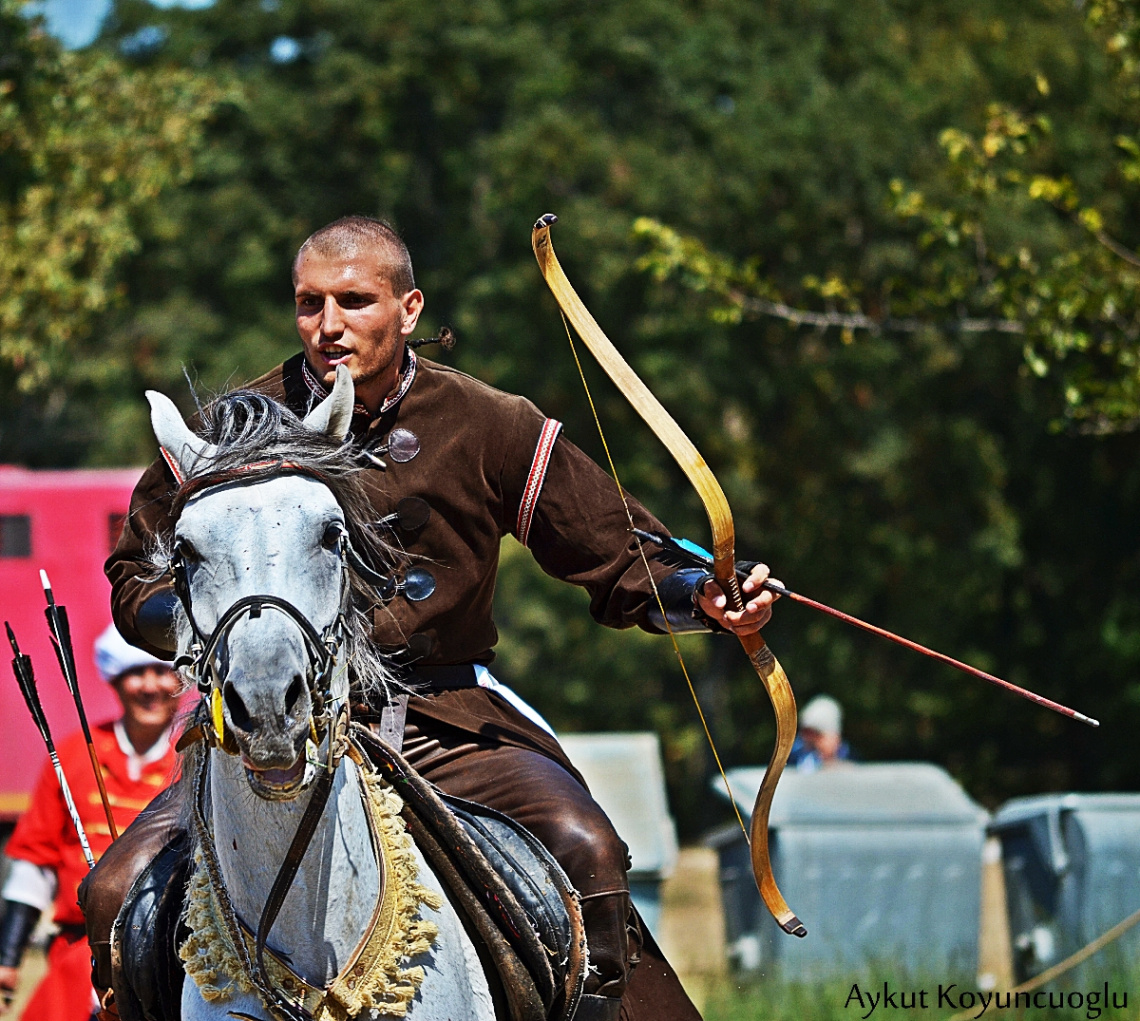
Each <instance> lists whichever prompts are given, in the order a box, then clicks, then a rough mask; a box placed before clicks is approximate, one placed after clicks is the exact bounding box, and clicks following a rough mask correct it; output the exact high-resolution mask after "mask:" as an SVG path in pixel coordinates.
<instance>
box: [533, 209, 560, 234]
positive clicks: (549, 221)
mask: <svg viewBox="0 0 1140 1021" xmlns="http://www.w3.org/2000/svg"><path fill="white" fill-rule="evenodd" d="M557 222H558V217H557V216H555V215H554V214H553V213H543V214H542V215H541V216H540V217H539V218H538V219H537V220H535V221H534V229H535V230H542V228H543V227H553V226H554V225H555V224H556V223H557Z"/></svg>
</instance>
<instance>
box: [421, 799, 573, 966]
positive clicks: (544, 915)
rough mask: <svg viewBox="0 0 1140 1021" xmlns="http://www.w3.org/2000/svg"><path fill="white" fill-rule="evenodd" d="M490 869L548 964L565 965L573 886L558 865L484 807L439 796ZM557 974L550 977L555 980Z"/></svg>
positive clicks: (531, 839)
mask: <svg viewBox="0 0 1140 1021" xmlns="http://www.w3.org/2000/svg"><path fill="white" fill-rule="evenodd" d="M443 802H444V804H445V805H447V807H448V808H450V809H451V811H452V812H453V813H454V815H455V817H456V818H457V819H458V820H459V821H460V822H461V823H462V824H463V828H464V829H465V830H467V833H468V835H469V836H470V837H471V839H472V840H473V841H474V842H475V845H476V846H477V847H478V848H479V850H480V851H482V852H483V857H485V858H486V859H487V861H488V862H489V863H490V865H491V867H492V868H493V869H494V870H495V872H497V873H498V874H499V876H500V877H501V878H502V880H503V881H504V882H505V883H506V884H507V886H509V887H510V888H511V892H512V893H513V894H514V895H515V897H516V898H517V899H518V902H519V905H520V906H521V907H522V909H523V911H525V912H526V917H527V920H528V922H529V923H530V925H531V927H532V928H533V929H534V930H535V932H537V933H538V938H539V940H540V942H541V943H542V945H543V946H544V947H545V948H546V952H547V953H548V955H549V957H550V962H551V966H552V967H553V968H554V970H555V971H556V972H557V971H558V968H557V963H556V962H560V961H569V960H570V958H571V956H572V953H571V948H572V946H573V942H574V931H573V926H572V924H571V918H570V911H569V909H568V908H567V906H566V905H567V899H568V898H567V894H568V893H569V894H571V895H572V894H573V888H572V887H571V885H570V880H569V879H568V878H567V876H566V873H565V872H563V871H562V866H560V865H559V864H558V862H557V861H556V860H555V858H554V856H553V855H552V854H551V853H550V852H549V851H548V850H547V849H546V848H545V847H544V846H543V845H542V844H541V843H539V841H538V840H537V839H536V838H535V837H534V835H533V834H532V833H531V832H530V831H529V830H528V829H526V828H525V827H523V826H521V825H519V823H517V822H515V821H514V820H513V819H511V818H510V817H509V816H506V815H503V814H502V813H501V812H496V811H495V810H494V809H493V808H488V807H487V806H486V805H479V804H476V803H475V802H471V801H465V800H463V799H462V798H455V797H451V796H450V795H446V794H445V795H443ZM559 978H560V977H559V976H558V975H557V974H556V975H555V980H556V982H558V981H559Z"/></svg>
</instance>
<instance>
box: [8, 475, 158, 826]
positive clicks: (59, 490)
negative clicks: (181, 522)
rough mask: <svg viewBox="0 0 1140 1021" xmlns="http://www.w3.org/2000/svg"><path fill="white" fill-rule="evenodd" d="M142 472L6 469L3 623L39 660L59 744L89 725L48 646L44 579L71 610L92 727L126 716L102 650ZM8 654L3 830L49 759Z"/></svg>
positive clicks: (34, 660) (81, 682) (42, 694)
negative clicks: (113, 573)
mask: <svg viewBox="0 0 1140 1021" xmlns="http://www.w3.org/2000/svg"><path fill="white" fill-rule="evenodd" d="M141 474H142V469H141V468H124V469H108V470H92V471H86V470H79V471H30V470H28V469H26V468H16V467H11V466H8V465H0V619H3V620H7V621H9V622H10V623H11V625H12V627H13V629H14V630H15V632H16V637H17V639H18V640H19V642H20V649H21V651H23V652H26V653H28V654H29V655H30V656H31V657H32V663H33V665H34V667H35V671H36V680H37V682H38V687H39V691H40V697H41V700H42V702H43V705H44V711H45V713H46V714H47V717H48V723H49V724H50V726H51V733H52V737H53V738H55V739H56V740H57V741H58V740H59V739H60V738H62V737H63V736H65V735H66V734H70V733H71V732H72V731H74V730H77V729H78V727H79V721H78V718H77V717H76V714H75V705H74V703H73V702H72V700H71V695H70V694H69V693H68V690H67V686H66V685H65V684H64V681H63V677H62V675H61V674H60V671H59V666H58V664H57V662H56V658H55V653H54V651H53V650H52V646H51V640H50V639H49V637H48V630H47V624H46V623H45V621H44V605H45V603H44V594H43V588H42V586H41V585H40V578H39V572H40V569H41V568H42V569H43V570H45V571H47V573H48V575H49V577H50V579H51V584H52V589H53V591H54V593H55V598H56V601H57V602H59V603H62V604H63V605H64V606H66V607H67V613H68V618H69V619H70V622H71V635H72V640H73V643H74V646H75V666H76V670H77V671H78V673H79V686H80V690H81V692H82V694H83V702H84V705H85V707H86V709H87V717H88V719H89V720H90V721H91V723H92V725H94V724H95V723H97V722H102V721H103V720H108V719H112V718H114V717H115V716H117V715H118V713H119V711H120V709H119V704H118V701H117V700H116V698H115V695H114V692H112V691H111V690H110V689H109V688H108V687H107V686H106V685H105V684H104V683H103V682H102V681H101V680H100V679H99V674H98V673H97V672H96V670H95V664H94V662H93V660H92V646H93V644H94V642H95V639H96V637H97V636H98V635H99V633H100V632H101V631H102V630H103V629H104V628H105V627H106V626H107V625H108V624H109V623H110V621H111V611H110V605H109V604H110V595H111V586H110V584H109V583H108V581H107V579H106V578H105V577H104V575H103V561H104V560H105V559H106V558H107V555H108V554H109V553H110V551H111V549H112V548H113V547H114V545H115V543H116V541H117V540H118V538H119V532H120V530H121V529H122V526H123V519H124V517H125V516H126V513H127V509H128V507H129V505H130V498H131V490H132V489H134V486H135V483H136V482H137V481H138V479H139V476H140V475H141ZM10 659H11V650H10V649H9V648H8V645H7V639H5V640H4V643H3V649H2V650H0V660H3V663H0V719H2V720H3V721H4V742H3V743H4V749H5V751H4V756H3V765H2V766H0V822H10V821H12V820H14V819H15V818H16V817H17V816H18V815H19V814H20V813H21V812H22V811H23V810H24V809H25V808H26V807H27V804H28V797H29V795H30V793H31V789H32V785H33V784H34V783H35V780H36V776H37V774H38V773H39V770H40V767H41V764H42V763H43V762H44V761H45V760H46V759H47V752H46V750H45V749H44V744H43V741H42V740H41V739H40V736H39V733H38V732H37V731H36V728H35V726H34V725H33V723H32V720H31V717H30V716H29V715H28V710H27V708H26V707H25V705H24V701H23V698H22V697H21V696H20V691H19V689H18V688H17V687H16V681H15V678H14V677H13V676H12V672H11V669H10V668H9V666H8V661H9V660H10Z"/></svg>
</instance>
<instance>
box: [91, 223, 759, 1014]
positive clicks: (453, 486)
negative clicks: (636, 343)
mask: <svg viewBox="0 0 1140 1021" xmlns="http://www.w3.org/2000/svg"><path fill="white" fill-rule="evenodd" d="M293 283H294V289H295V296H296V321H297V328H298V332H299V333H300V336H301V342H302V347H303V351H302V352H301V353H299V354H297V355H295V356H294V357H292V358H290V359H289V360H288V361H286V362H285V363H284V364H283V365H279V366H278V367H277V368H275V369H273V370H272V371H271V372H269V373H267V374H266V375H265V376H263V377H261V378H260V379H258V380H256V381H255V382H254V383H252V384H251V388H252V389H255V390H258V391H261V392H262V393H265V394H266V395H268V396H271V397H273V398H274V399H276V400H278V401H280V402H282V403H283V404H285V405H287V406H288V407H289V408H291V409H292V410H294V411H295V412H297V413H299V414H301V415H304V414H305V413H306V411H307V410H308V409H309V408H310V407H311V406H312V405H313V404H315V403H316V402H317V401H318V400H320V399H322V398H324V397H325V396H326V394H327V392H328V390H329V388H330V387H331V386H332V384H333V381H334V379H335V376H336V370H337V367H338V366H340V365H345V366H346V367H347V368H348V369H349V370H350V372H351V375H352V379H353V382H354V384H355V393H356V406H355V410H354V414H353V419H352V430H351V436H352V441H353V442H354V444H355V445H356V446H357V448H358V449H359V452H360V454H359V456H360V463H361V465H362V467H363V469H364V470H365V474H366V476H367V479H366V485H367V490H368V493H369V496H370V498H371V500H372V503H373V506H374V508H375V510H376V513H377V516H378V518H379V519H381V520H384V521H386V522H387V525H388V527H389V529H390V532H391V538H392V540H393V541H394V543H395V544H396V545H398V546H401V547H402V548H403V549H404V550H405V551H406V552H407V553H408V554H409V556H410V558H411V562H412V564H413V565H414V566H413V569H412V570H411V571H409V572H408V574H407V579H406V582H405V584H404V585H403V587H402V588H401V590H400V591H399V592H398V593H397V594H396V596H395V598H394V599H392V600H390V601H389V602H387V603H385V604H384V605H377V606H376V608H375V610H374V614H373V624H374V628H373V636H372V637H373V641H374V642H375V643H376V644H377V645H378V646H380V647H381V648H383V649H385V650H387V651H389V652H390V653H391V655H392V656H393V657H395V659H396V661H397V662H402V663H403V665H404V666H405V668H406V680H407V684H408V686H409V687H410V688H411V689H412V691H413V692H414V694H412V695H411V697H408V698H406V704H405V700H401V701H400V702H398V703H396V704H395V705H391V706H388V707H384V706H379V705H375V706H368V707H357V708H356V709H354V718H356V719H361V718H362V714H365V713H371V714H372V717H373V718H374V719H375V721H376V722H377V723H378V724H379V725H380V727H381V728H382V731H383V733H384V735H385V737H386V739H388V740H389V742H390V743H393V744H395V745H396V747H397V748H400V747H402V753H403V755H404V757H405V758H406V759H407V760H408V761H409V762H410V763H411V764H412V765H413V766H414V767H415V768H416V769H417V770H418V771H419V772H420V773H421V774H422V775H423V776H424V777H425V778H427V779H428V780H429V781H431V782H432V783H433V784H435V785H436V786H437V787H438V788H440V789H441V790H442V791H444V792H445V793H447V794H453V795H456V796H459V797H462V798H465V799H467V800H469V801H476V802H481V803H484V804H487V805H490V806H492V807H493V808H496V809H498V810H499V811H501V812H504V813H505V814H507V815H509V816H511V817H512V818H514V819H516V820H517V821H518V822H520V823H522V824H523V825H524V826H526V827H527V828H528V829H529V830H530V831H531V832H533V833H534V834H535V835H536V836H537V837H538V839H539V840H541V841H542V842H543V843H544V844H545V845H546V847H547V848H548V849H549V850H550V851H551V853H552V854H553V855H554V856H555V858H557V859H558V861H559V862H560V864H561V865H562V867H563V868H564V869H565V871H566V873H567V874H568V876H569V877H570V880H571V881H572V882H573V884H574V886H575V887H576V889H577V890H578V892H579V893H580V895H581V898H582V912H583V919H584V923H585V928H586V935H587V941H588V946H589V955H590V963H591V971H590V975H589V977H588V979H587V984H586V990H585V991H586V995H585V996H584V997H583V999H582V1004H581V1006H580V1007H579V1012H578V1015H577V1016H578V1017H579V1018H581V1019H582V1021H593V1019H601V1021H611V1019H612V1021H616V1019H617V1018H618V1015H619V1010H620V1008H621V1006H622V1004H623V997H624V1005H625V1008H626V1009H625V1016H627V1017H629V1018H643V1017H644V1018H650V1017H652V1018H653V1019H655V1021H657V1019H660V1021H684V1019H692V1018H699V1014H698V1013H697V1011H696V1009H695V1008H694V1007H693V1005H692V1004H691V1002H690V1001H689V1000H688V998H687V997H686V996H685V993H684V991H683V990H682V989H681V987H680V984H679V983H678V982H677V980H676V977H675V975H674V974H673V972H672V971H671V969H669V968H668V966H667V965H666V964H665V962H664V960H663V958H662V957H661V956H660V951H659V950H658V949H657V948H656V946H655V944H653V942H652V940H651V939H650V940H648V941H647V942H646V945H645V946H644V947H643V946H642V943H643V937H642V933H641V930H640V926H639V923H638V919H637V917H636V914H635V913H634V912H633V910H632V908H631V904H630V899H629V886H628V882H627V878H626V871H627V868H628V865H629V862H628V853H627V848H626V847H625V845H624V843H623V842H622V841H621V839H620V838H619V837H618V835H617V833H616V832H615V831H614V829H613V827H612V825H611V824H610V822H609V820H608V819H607V818H606V816H605V814H604V813H603V812H602V810H601V809H600V808H599V807H598V805H597V804H596V803H595V802H594V801H593V799H592V798H591V797H590V795H589V793H588V791H587V790H586V788H585V785H584V783H583V782H582V780H581V777H580V776H579V775H578V773H577V772H576V771H575V770H574V768H573V766H572V765H571V764H570V762H569V761H568V759H567V758H566V756H565V753H564V752H563V751H562V749H561V747H560V746H559V745H558V743H557V741H556V740H555V739H554V738H553V737H552V736H551V734H549V733H548V732H547V731H546V730H544V729H542V728H541V727H539V726H538V725H537V724H535V723H534V722H532V720H531V719H529V718H527V717H526V716H524V715H523V714H522V713H520V712H519V711H517V710H516V708H515V707H514V706H513V705H512V704H511V703H510V702H508V701H507V700H505V699H504V698H503V697H501V696H500V694H499V693H498V692H496V690H495V687H496V682H494V680H493V678H491V677H490V675H489V674H488V673H487V670H486V666H487V664H489V663H490V662H491V660H492V658H493V656H494V653H493V651H492V647H493V646H494V644H495V642H496V640H497V633H496V630H495V626H494V623H493V620H492V615H491V611H492V596H493V593H494V587H495V576H496V572H497V568H498V555H499V543H500V540H501V539H502V537H503V536H504V535H506V534H507V533H511V534H512V535H514V536H515V538H517V539H518V540H519V541H520V542H521V543H522V544H523V545H525V546H527V547H528V548H529V549H530V550H531V553H532V554H533V556H534V557H535V559H536V560H537V561H538V563H539V564H540V565H541V566H542V568H543V569H544V570H545V571H546V572H547V573H549V574H552V575H554V576H555V577H558V578H562V579H564V580H566V581H569V582H571V583H573V584H576V585H580V586H582V587H583V588H585V589H586V590H587V591H588V592H589V593H590V597H591V598H590V612H591V614H592V615H593V617H594V618H595V619H596V620H597V621H598V622H599V623H601V624H605V625H607V626H609V627H617V628H623V627H629V626H632V625H637V626H640V627H642V628H643V629H645V630H647V631H652V632H661V633H664V632H666V631H667V630H669V629H671V630H672V631H674V632H677V631H684V630H690V631H691V630H708V629H712V630H726V631H732V632H735V633H737V634H748V633H752V632H755V631H757V630H759V628H760V627H761V626H763V625H764V624H765V623H767V621H768V619H769V617H770V616H771V604H772V601H773V598H774V597H773V595H772V594H771V593H770V592H768V591H767V590H763V589H761V585H762V583H763V582H764V581H765V580H766V579H767V577H768V569H767V567H765V566H763V565H760V566H758V567H756V568H754V569H753V571H752V573H751V575H750V577H749V578H748V579H747V580H746V581H745V583H744V585H743V589H744V592H745V593H746V597H748V598H749V602H748V603H747V605H746V606H745V608H744V610H743V611H741V612H739V613H735V612H732V611H726V609H725V598H724V596H723V594H722V593H721V592H720V590H719V588H718V587H717V586H716V583H715V581H713V580H711V576H710V575H706V574H703V573H702V572H700V571H699V570H691V569H689V570H680V571H675V570H671V569H669V568H666V567H663V566H661V565H656V564H655V565H654V566H653V567H652V568H651V569H652V570H653V571H654V575H655V580H656V584H657V588H658V590H659V592H660V593H661V596H662V598H663V601H664V608H665V617H664V618H663V617H662V613H661V610H660V608H659V607H658V604H657V602H656V600H655V598H654V596H653V591H652V586H651V584H650V580H649V578H648V577H647V575H646V572H645V567H644V564H643V562H642V560H641V558H640V556H639V554H638V549H637V545H636V543H635V541H634V540H633V538H632V536H631V534H630V530H629V519H628V518H627V514H626V508H625V506H624V504H623V503H622V500H621V497H620V495H619V493H618V490H617V488H616V486H615V485H614V482H613V480H612V479H611V478H610V477H609V476H608V475H606V474H605V473H604V472H603V471H602V470H601V469H600V468H599V467H598V466H597V465H595V464H594V462H593V461H591V460H590V459H589V458H588V457H587V456H586V455H585V454H583V453H582V452H581V451H580V450H579V449H578V448H577V447H575V446H574V445H573V444H572V443H570V442H569V441H568V440H566V439H565V438H564V437H562V436H561V435H560V428H561V427H560V424H559V423H557V422H555V421H553V420H551V419H548V418H546V417H545V416H544V415H543V414H542V413H541V412H540V411H539V410H538V409H537V408H536V407H535V406H534V405H533V404H531V403H530V402H529V401H527V400H525V399H524V398H522V397H517V396H514V395H511V394H507V393H503V392H501V391H498V390H495V389H493V388H492V387H489V386H487V385H486V384H484V383H481V382H479V381H478V380H476V379H473V378H472V377H470V376H467V375H464V374H463V373H461V372H457V371H456V370H454V369H451V368H448V367H446V366H443V365H439V364H436V363H434V362H431V361H428V360H427V359H425V358H423V357H421V356H418V355H417V354H416V352H415V351H414V350H412V346H411V345H410V344H409V342H408V341H409V338H410V337H411V334H412V333H413V331H414V330H415V327H416V323H417V321H418V319H419V316H420V313H421V311H422V310H423V307H424V297H423V294H422V293H421V292H420V291H419V290H418V289H417V288H416V287H415V283H414V279H413V276H412V266H411V259H410V257H409V255H408V251H407V248H406V247H405V246H404V244H403V242H402V241H401V239H400V238H399V236H398V235H397V234H396V233H395V232H394V231H393V230H392V229H391V228H390V227H389V226H388V225H387V224H385V223H383V222H382V221H379V220H374V219H371V218H368V217H362V216H350V217H346V218H344V219H341V220H338V221H336V222H334V223H332V224H330V225H328V226H327V227H324V228H322V229H321V230H319V231H317V232H316V233H315V234H313V235H312V236H311V237H310V238H309V239H308V240H307V241H306V242H305V243H304V245H302V247H301V249H300V251H299V252H298V254H297V257H296V259H295V261H294V263H293ZM176 488H177V485H176V482H175V479H174V476H173V475H172V473H171V469H170V467H169V466H168V465H167V464H166V463H165V462H163V461H162V460H161V459H159V460H156V461H155V463H154V464H152V465H151V467H150V468H149V469H148V470H147V471H146V473H145V474H144V475H143V477H142V479H141V480H140V482H139V484H138V486H137V487H136V489H135V492H134V496H133V498H132V501H131V511H130V515H129V517H128V519H127V522H126V524H125V526H124V529H123V533H122V537H121V538H120V540H119V544H118V546H117V548H116V549H115V552H114V553H113V554H112V555H111V557H110V559H109V560H108V561H107V565H106V569H107V575H108V577H109V578H110V580H111V584H112V611H113V615H114V618H115V621H116V623H117V624H118V626H119V628H120V630H121V631H122V632H123V634H124V635H125V636H126V637H127V638H128V639H129V640H131V641H132V642H134V643H135V644H137V645H139V646H140V647H142V648H145V649H147V650H148V651H151V652H154V653H158V654H166V655H170V654H171V651H172V650H173V648H174V639H173V630H172V612H173V608H174V606H175V604H176V599H175V597H174V595H173V593H172V591H171V589H170V585H169V581H168V580H167V579H163V580H159V581H155V580H154V579H153V573H152V571H151V568H150V564H149V562H148V560H147V553H148V551H149V549H150V548H151V547H153V545H154V541H155V538H156V537H159V536H163V535H166V534H168V533H169V530H170V523H171V518H170V507H171V500H172V494H173V492H174V490H175V489H176ZM630 509H631V511H632V514H633V518H634V522H635V524H636V525H637V526H638V527H639V528H642V529H645V530H648V531H652V532H660V533H663V532H665V529H664V527H663V526H662V525H661V523H660V522H658V521H657V520H656V519H655V518H654V517H653V516H652V515H651V514H650V513H649V512H648V511H647V510H646V509H645V508H644V507H642V506H641V505H640V504H638V503H636V502H631V505H630ZM171 800H172V799H167V800H166V801H162V800H160V801H157V802H156V803H155V805H154V806H152V808H151V809H150V810H148V811H147V812H146V813H144V815H143V816H142V817H140V819H139V820H138V822H136V824H135V825H134V826H132V827H131V829H129V830H128V831H127V832H126V833H125V834H124V835H123V837H122V838H121V839H120V840H119V841H118V842H117V843H116V844H115V846H114V847H113V848H112V849H111V851H110V852H109V853H108V855H107V856H106V857H105V858H104V860H103V862H101V863H100V866H99V868H98V869H97V870H96V871H95V872H94V873H93V874H92V877H91V880H90V881H89V883H88V884H87V886H86V888H85V890H84V891H83V894H84V901H85V904H84V906H85V910H86V912H87V915H88V920H89V921H88V931H89V933H90V935H91V939H92V945H93V948H94V950H95V954H96V961H97V965H98V966H97V976H96V977H97V984H102V985H104V986H107V985H109V975H108V973H107V968H108V962H107V961H106V954H105V948H106V941H107V939H108V933H109V931H110V926H111V922H112V921H113V919H114V916H115V914H116V912H117V911H118V906H119V905H120V904H121V903H122V900H123V896H124V894H125V892H126V890H127V888H128V886H129V884H130V882H131V880H132V878H133V877H134V875H136V874H137V873H138V872H139V871H140V870H141V868H142V867H143V866H144V864H145V863H146V862H147V861H149V860H150V858H152V857H153V856H154V855H155V854H156V853H157V852H158V851H159V850H160V849H161V848H162V846H163V845H164V844H165V843H166V842H167V840H168V839H169V838H170V836H171V834H172V832H173V830H174V828H175V827H177V825H178V806H177V805H176V804H171V803H170V801H171ZM639 959H640V960H641V964H640V967H638V968H637V969H636V970H635V969H634V966H635V965H637V963H638V961H639ZM631 979H632V984H631Z"/></svg>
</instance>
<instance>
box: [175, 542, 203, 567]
mask: <svg viewBox="0 0 1140 1021" xmlns="http://www.w3.org/2000/svg"><path fill="white" fill-rule="evenodd" d="M174 552H175V553H177V554H178V555H179V556H180V557H182V559H183V560H185V561H186V563H188V564H200V563H201V562H202V554H201V553H199V552H198V551H197V550H196V549H195V548H194V544H193V543H192V542H191V541H190V540H189V539H185V538H182V537H181V536H180V537H179V538H178V540H177V541H176V542H175V543H174Z"/></svg>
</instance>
